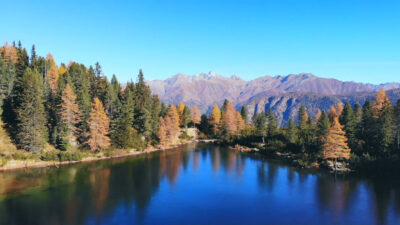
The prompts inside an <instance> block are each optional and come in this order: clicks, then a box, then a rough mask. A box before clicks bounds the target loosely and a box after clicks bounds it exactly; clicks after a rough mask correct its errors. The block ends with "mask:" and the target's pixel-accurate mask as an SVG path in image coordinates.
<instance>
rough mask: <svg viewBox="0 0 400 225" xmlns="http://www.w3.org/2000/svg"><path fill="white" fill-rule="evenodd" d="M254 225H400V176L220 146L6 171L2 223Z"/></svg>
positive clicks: (0, 189) (0, 183) (1, 186)
mask: <svg viewBox="0 0 400 225" xmlns="http://www.w3.org/2000/svg"><path fill="white" fill-rule="evenodd" d="M210 196H222V197H220V198H214V199H213V198H211V197H210ZM235 199H238V200H237V201H235ZM239 200H240V203H238V202H239ZM233 203H235V204H233ZM247 206H251V207H247ZM196 208H202V209H204V208H207V209H208V211H206V212H205V213H207V214H201V213H199V211H195V209H196ZM192 209H193V211H191V210H192ZM212 212H218V213H212ZM204 215H207V216H204ZM291 216H293V217H294V216H296V217H298V218H297V219H296V221H294V220H290V218H291ZM244 218H246V219H245V220H243V219H244ZM246 222H248V223H279V224H282V223H290V222H296V223H297V224H332V223H336V224H348V223H351V224H396V223H399V222H400V182H399V181H398V180H397V179H388V178H385V179H378V178H373V179H371V178H365V177H364V178H360V177H357V176H336V177H335V176H333V175H331V174H327V173H323V172H310V171H305V170H298V169H295V168H292V167H288V166H287V165H284V164H281V163H279V162H276V161H271V160H268V159H265V158H262V157H261V156H256V155H250V154H242V153H237V152H233V151H230V150H227V149H226V148H223V147H219V146H214V145H210V144H197V145H195V144H192V145H186V146H182V147H180V148H177V149H175V150H171V151H167V152H159V153H154V154H148V155H147V154H146V155H142V156H138V157H131V158H120V159H114V160H109V161H98V162H93V163H82V164H76V165H69V166H64V167H61V168H59V169H54V168H42V169H33V170H28V171H15V172H5V173H0V224H8V225H11V224H115V223H120V224H135V223H146V224H159V223H163V224H168V223H169V224H174V223H200V224H202V223H219V224H220V223H226V224H240V223H246Z"/></svg>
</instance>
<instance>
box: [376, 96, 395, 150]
mask: <svg viewBox="0 0 400 225" xmlns="http://www.w3.org/2000/svg"><path fill="white" fill-rule="evenodd" d="M372 117H373V118H374V119H375V125H376V127H375V132H377V134H376V137H377V138H376V140H377V141H378V143H377V145H376V149H377V150H378V152H377V154H378V155H379V156H383V157H388V156H389V154H390V149H391V147H392V146H393V144H394V142H395V132H396V127H395V119H394V107H393V105H392V103H391V102H390V100H389V98H388V97H387V95H386V92H385V91H384V90H383V89H381V90H379V91H378V92H377V94H376V98H375V102H374V105H373V106H372Z"/></svg>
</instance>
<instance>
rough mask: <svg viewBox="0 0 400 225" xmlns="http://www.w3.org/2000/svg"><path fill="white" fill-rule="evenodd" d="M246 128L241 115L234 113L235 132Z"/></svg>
mask: <svg viewBox="0 0 400 225" xmlns="http://www.w3.org/2000/svg"><path fill="white" fill-rule="evenodd" d="M245 127H246V122H245V121H244V119H243V117H242V114H240V112H237V111H236V130H237V131H238V132H239V131H241V130H243V129H244V128H245Z"/></svg>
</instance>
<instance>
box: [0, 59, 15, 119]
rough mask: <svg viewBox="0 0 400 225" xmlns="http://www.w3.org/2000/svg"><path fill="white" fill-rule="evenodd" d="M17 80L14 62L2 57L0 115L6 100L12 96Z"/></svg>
mask: <svg viewBox="0 0 400 225" xmlns="http://www.w3.org/2000/svg"><path fill="white" fill-rule="evenodd" d="M14 82H15V67H14V63H13V62H12V61H10V62H9V63H8V64H7V65H6V62H5V61H4V60H3V59H2V58H1V57H0V115H1V113H2V111H3V110H2V107H3V103H4V101H5V100H6V99H7V98H9V97H10V95H11V91H12V89H13V88H14Z"/></svg>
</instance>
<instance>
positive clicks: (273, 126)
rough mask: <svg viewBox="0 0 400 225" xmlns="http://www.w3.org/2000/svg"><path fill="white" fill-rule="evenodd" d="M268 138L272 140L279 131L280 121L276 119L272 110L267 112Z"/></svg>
mask: <svg viewBox="0 0 400 225" xmlns="http://www.w3.org/2000/svg"><path fill="white" fill-rule="evenodd" d="M267 124H268V127H267V136H268V137H269V138H271V137H272V136H274V135H275V134H276V133H277V131H278V121H277V119H276V117H275V114H274V112H272V110H271V109H269V110H268V112H267Z"/></svg>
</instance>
